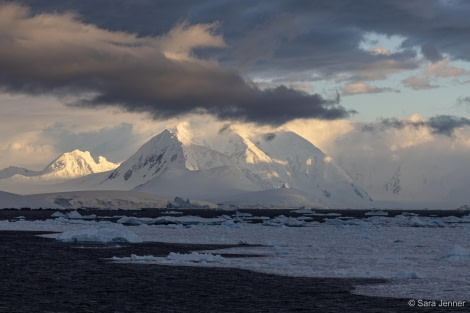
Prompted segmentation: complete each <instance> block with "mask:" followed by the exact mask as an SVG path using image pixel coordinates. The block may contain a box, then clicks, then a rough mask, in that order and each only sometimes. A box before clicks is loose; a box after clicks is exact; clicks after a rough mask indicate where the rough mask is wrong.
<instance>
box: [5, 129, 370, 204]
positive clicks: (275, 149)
mask: <svg viewBox="0 0 470 313" xmlns="http://www.w3.org/2000/svg"><path fill="white" fill-rule="evenodd" d="M57 179H60V180H61V181H62V183H60V184H49V185H48V187H47V188H45V187H44V186H45V185H46V184H45V182H47V181H54V180H57ZM19 180H20V181H21V180H23V181H26V182H27V183H29V184H30V185H31V184H41V183H42V185H43V186H42V187H43V188H42V189H41V191H40V192H46V191H47V192H58V191H72V190H74V191H76V190H134V191H142V192H147V193H151V194H155V195H159V196H164V197H175V196H180V197H183V198H190V199H198V200H206V201H210V202H215V203H226V204H227V205H229V204H235V205H246V206H254V205H269V206H280V207H286V206H302V205H306V206H317V207H325V206H326V207H334V208H348V207H350V208H370V207H371V206H372V203H373V202H372V200H371V199H370V197H369V196H368V194H367V192H366V191H365V190H364V189H362V188H361V187H360V186H358V184H357V183H355V182H354V181H353V179H351V177H349V176H348V175H347V173H346V172H345V171H344V170H342V169H341V168H340V167H339V166H338V165H337V164H336V162H335V161H334V160H333V159H332V158H331V157H329V156H327V155H326V154H325V153H323V152H322V151H321V150H320V149H318V148H317V147H315V146H314V145H313V144H311V143H310V142H309V141H307V140H305V139H304V138H302V137H300V136H299V135H297V134H295V133H293V132H289V131H279V132H276V133H266V134H260V135H242V134H240V133H237V132H235V131H232V130H225V131H222V132H219V133H218V134H216V135H214V136H212V137H211V138H198V137H196V136H194V135H193V134H192V133H191V131H190V130H189V129H185V128H184V127H178V128H177V129H176V130H174V131H170V130H165V131H163V132H162V133H160V134H158V135H157V136H155V137H153V138H152V139H150V140H149V141H148V142H147V143H146V144H144V145H143V146H142V147H141V148H140V149H139V150H138V151H137V152H136V153H135V154H133V155H132V156H131V157H130V158H128V159H127V160H126V161H124V162H123V163H122V164H120V165H118V164H113V163H111V162H108V161H107V160H106V159H105V158H104V157H100V158H99V162H98V163H97V162H95V161H94V159H93V158H92V157H91V155H90V153H89V152H82V151H79V150H75V151H73V152H70V153H65V154H64V155H62V156H61V157H59V158H57V159H56V160H54V161H53V162H52V163H51V164H49V165H48V166H47V167H46V168H45V169H44V170H43V171H40V172H34V171H29V170H27V169H22V168H14V167H9V168H7V169H4V170H2V171H0V183H1V182H2V181H3V182H8V181H14V182H16V184H17V185H18V184H19V183H18V181H19ZM2 186H5V184H0V188H2ZM44 189H47V190H44ZM8 191H11V190H8Z"/></svg>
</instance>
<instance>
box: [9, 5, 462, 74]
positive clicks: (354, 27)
mask: <svg viewBox="0 0 470 313" xmlns="http://www.w3.org/2000/svg"><path fill="white" fill-rule="evenodd" d="M17 1H19V0H17ZM19 2H21V3H26V4H28V5H31V6H32V7H33V9H34V11H35V12H43V11H45V12H53V11H58V12H64V11H68V10H73V11H76V12H78V13H79V14H81V16H82V18H83V20H84V21H85V22H87V23H93V24H97V25H98V26H100V27H101V28H105V29H111V30H120V31H128V32H133V33H134V32H135V33H137V34H139V35H140V36H148V35H152V36H155V35H161V34H164V33H166V32H167V31H168V30H169V29H170V28H171V27H172V26H173V25H174V24H175V23H176V22H177V21H181V20H188V21H189V22H190V23H191V24H194V23H212V22H213V21H215V20H217V21H222V27H221V32H223V35H224V39H225V40H226V42H227V44H228V46H229V47H231V48H230V49H224V50H214V49H206V48H203V47H201V48H200V49H198V50H197V51H195V53H196V54H197V55H199V56H201V55H203V56H206V57H209V56H210V57H217V58H218V59H219V60H220V61H221V63H222V64H224V65H228V66H244V67H243V70H244V71H245V72H246V73H248V74H253V73H256V74H263V73H264V74H265V75H266V76H267V75H278V76H282V75H288V74H289V73H292V71H309V70H310V71H316V72H318V73H320V74H322V75H332V74H335V73H336V74H337V73H340V72H343V73H344V72H349V73H352V74H353V76H359V77H360V78H367V74H368V75H369V76H370V75H372V74H371V73H369V72H371V71H372V72H375V75H379V73H381V74H382V75H386V74H388V73H393V72H396V71H399V70H406V69H413V68H417V67H418V66H419V61H418V60H416V53H415V48H416V47H418V48H420V49H421V52H422V53H423V55H424V56H425V57H426V58H428V59H429V60H430V61H432V62H435V61H437V60H439V59H440V58H442V55H444V54H446V55H449V56H450V57H451V58H453V59H465V60H470V43H469V41H468V34H469V33H470V19H468V16H469V14H470V3H469V2H466V1H439V0H408V1H403V0H382V1H376V0H361V1H351V0H330V1H311V0H299V1H288V0H272V1H263V0H251V1H218V0H194V1H189V0H186V1H169V0H165V1H149V0H137V1H130V0H115V1H100V2H98V1H94V0H82V1H72V0H50V1H34V0H21V1H19ZM368 32H375V33H380V34H384V35H387V36H391V35H401V36H403V37H405V38H406V40H405V42H404V44H403V47H402V48H403V50H402V51H401V52H400V53H395V54H392V55H388V56H384V55H373V54H370V53H368V52H367V51H363V50H361V49H360V48H359V46H360V43H361V41H362V40H363V38H364V34H365V33H368ZM373 74H374V73H373Z"/></svg>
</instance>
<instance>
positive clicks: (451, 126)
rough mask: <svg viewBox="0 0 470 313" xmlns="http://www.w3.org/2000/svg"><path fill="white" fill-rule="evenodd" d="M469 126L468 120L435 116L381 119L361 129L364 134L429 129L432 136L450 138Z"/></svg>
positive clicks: (448, 116) (449, 116)
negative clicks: (413, 119) (419, 118)
mask: <svg viewBox="0 0 470 313" xmlns="http://www.w3.org/2000/svg"><path fill="white" fill-rule="evenodd" d="M466 126H470V120H469V119H467V118H464V117H457V116H451V115H436V116H434V117H431V118H430V119H429V120H420V121H412V120H404V119H397V118H386V119H382V120H381V121H380V122H378V123H369V124H366V125H364V126H363V127H362V131H364V132H376V131H384V130H387V129H390V128H393V129H403V128H405V127H413V128H416V129H418V128H422V127H426V128H429V129H430V131H431V132H432V133H433V134H438V135H444V136H448V137H452V136H453V135H454V131H455V130H456V129H458V128H462V127H466Z"/></svg>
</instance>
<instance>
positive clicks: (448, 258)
mask: <svg viewBox="0 0 470 313" xmlns="http://www.w3.org/2000/svg"><path fill="white" fill-rule="evenodd" d="M72 216H73V217H74V218H73V219H72V218H67V217H62V216H59V217H57V218H54V219H50V220H46V221H25V220H21V219H20V220H18V221H15V222H9V221H0V229H2V230H41V231H58V232H62V233H61V234H57V233H56V234H50V235H47V237H50V238H56V239H57V240H60V241H64V242H103V243H106V242H142V241H155V242H167V243H188V244H234V245H238V246H237V247H234V248H229V249H220V250H210V251H195V252H192V253H189V254H179V253H170V255H168V256H167V257H163V258H162V257H154V256H136V255H131V256H129V257H125V258H112V259H110V262H111V261H113V262H129V263H133V262H138V263H142V262H145V263H148V264H153V263H155V264H163V265H172V266H175V265H191V266H212V267H231V268H241V269H247V270H252V271H257V272H264V273H271V274H278V275H288V276H299V277H338V278H342V277H360V278H384V279H389V281H388V282H387V283H384V284H379V285H368V286H357V288H356V290H355V291H354V292H356V293H360V294H367V295H375V296H387V297H400V298H409V299H435V300H441V299H442V300H446V301H449V300H455V301H462V300H467V301H469V300H470V284H469V283H468V282H469V281H470V272H469V271H468V268H469V265H470V216H465V217H463V218H457V217H445V218H433V217H421V216H413V215H399V216H396V217H394V218H391V217H386V216H371V217H369V218H367V219H362V220H358V219H344V218H343V219H342V218H331V219H328V220H327V221H326V222H325V223H318V222H307V221H305V220H304V219H302V218H300V219H295V220H297V222H295V221H294V219H292V218H285V217H277V218H275V219H271V220H265V221H264V223H260V224H251V223H246V222H241V223H235V222H234V220H233V219H232V218H231V217H229V216H222V217H220V218H217V219H203V218H201V217H197V216H196V217H190V216H179V217H175V216H172V217H168V219H169V220H170V221H171V222H172V223H174V224H171V225H163V224H158V223H156V221H157V219H149V218H145V219H141V220H140V221H139V219H136V218H133V220H132V221H133V225H134V226H124V225H122V224H120V223H112V222H110V221H94V220H85V219H80V218H77V217H78V216H76V215H75V214H73V215H72ZM72 216H71V217H72ZM165 218H167V217H165ZM237 219H238V220H242V221H243V217H240V216H238V217H237ZM125 220H126V218H125V217H124V218H123V219H121V222H123V221H125ZM127 221H128V222H129V221H130V220H129V219H127ZM215 221H217V222H215ZM286 225H289V226H295V227H289V226H286ZM251 245H257V246H251ZM230 254H248V255H256V257H247V258H243V257H228V256H229V255H230ZM221 255H222V256H221Z"/></svg>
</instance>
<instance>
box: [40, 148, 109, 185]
mask: <svg viewBox="0 0 470 313" xmlns="http://www.w3.org/2000/svg"><path fill="white" fill-rule="evenodd" d="M98 160H99V161H98V163H96V162H95V160H94V159H93V157H92V156H91V154H90V152H89V151H81V150H79V149H75V150H73V151H71V152H65V153H63V154H62V155H60V156H59V157H57V158H56V159H55V160H54V161H52V162H51V163H50V164H49V165H48V166H46V168H45V169H44V170H43V171H42V176H47V177H48V178H75V177H80V176H85V175H88V174H92V173H100V172H105V171H109V170H112V169H114V168H116V167H117V166H118V164H114V163H112V162H109V161H108V160H106V158H105V157H103V156H99V159H98Z"/></svg>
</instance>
